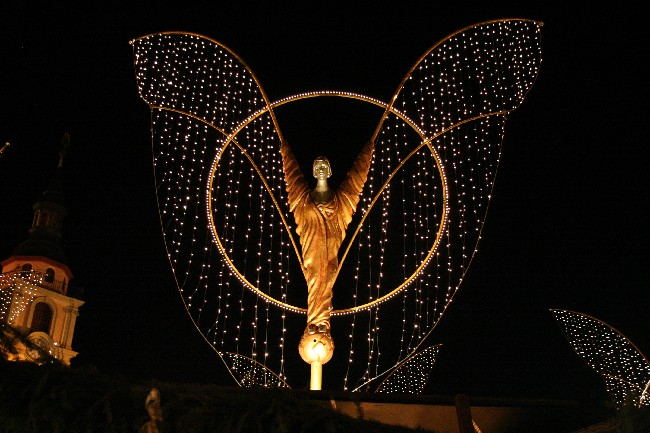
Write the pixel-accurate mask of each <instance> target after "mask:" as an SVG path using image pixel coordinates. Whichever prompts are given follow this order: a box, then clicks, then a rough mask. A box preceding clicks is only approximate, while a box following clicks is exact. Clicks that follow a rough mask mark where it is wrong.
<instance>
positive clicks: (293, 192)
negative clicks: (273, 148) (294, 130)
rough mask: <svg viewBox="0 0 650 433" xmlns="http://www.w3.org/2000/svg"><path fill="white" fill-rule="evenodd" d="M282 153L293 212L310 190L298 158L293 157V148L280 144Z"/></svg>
mask: <svg viewBox="0 0 650 433" xmlns="http://www.w3.org/2000/svg"><path fill="white" fill-rule="evenodd" d="M280 153H281V154H282V169H283V171H284V180H285V182H286V183H287V195H288V200H289V210H291V211H292V212H293V210H294V209H295V208H296V206H297V205H298V202H299V200H300V198H301V197H302V196H303V195H304V192H305V191H306V190H307V189H309V186H308V185H307V181H306V180H305V176H304V175H303V174H302V171H300V166H299V165H298V161H296V157H295V156H294V155H293V152H292V151H291V148H290V147H289V145H288V144H287V142H286V141H284V140H282V142H281V143H280Z"/></svg>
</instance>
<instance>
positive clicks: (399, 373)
mask: <svg viewBox="0 0 650 433" xmlns="http://www.w3.org/2000/svg"><path fill="white" fill-rule="evenodd" d="M441 346H442V345H441V344H436V345H435V346H429V347H427V348H426V349H424V350H422V351H420V352H418V353H416V354H414V355H411V356H410V357H409V358H407V359H405V360H404V361H402V363H401V364H399V365H398V366H397V367H395V368H394V369H393V370H392V371H391V373H390V374H389V375H387V377H386V378H385V379H384V380H383V381H382V382H381V383H380V384H379V386H378V387H377V389H376V390H375V392H377V393H383V394H422V391H423V390H424V387H425V385H426V384H427V379H428V378H429V375H430V374H431V369H432V368H433V365H434V364H435V362H436V357H437V356H438V352H440V347H441Z"/></svg>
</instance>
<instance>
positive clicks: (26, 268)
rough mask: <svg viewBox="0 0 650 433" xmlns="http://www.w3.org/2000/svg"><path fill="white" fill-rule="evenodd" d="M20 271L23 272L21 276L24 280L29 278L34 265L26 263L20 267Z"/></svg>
mask: <svg viewBox="0 0 650 433" xmlns="http://www.w3.org/2000/svg"><path fill="white" fill-rule="evenodd" d="M20 269H21V270H22V271H23V272H21V273H20V276H21V277H22V278H27V277H29V274H30V273H31V270H32V264H31V263H25V264H24V265H22V266H21V267H20Z"/></svg>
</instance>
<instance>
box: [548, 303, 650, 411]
mask: <svg viewBox="0 0 650 433" xmlns="http://www.w3.org/2000/svg"><path fill="white" fill-rule="evenodd" d="M550 311H551V313H553V316H554V317H555V319H556V320H557V322H558V323H559V324H560V327H561V329H562V331H563V332H564V335H565V336H566V338H567V340H568V342H569V344H570V345H571V347H572V348H573V350H574V351H575V352H576V353H577V354H578V356H580V357H581V358H582V359H583V361H585V362H586V363H587V365H589V366H590V367H591V368H593V369H594V370H595V371H596V372H598V374H600V375H601V376H602V377H603V380H604V381H605V385H606V387H607V391H608V392H609V395H610V396H611V398H612V400H613V401H614V403H615V404H616V406H617V407H618V408H619V409H620V408H622V407H623V406H625V405H626V404H628V403H632V404H634V405H635V406H641V405H650V394H649V392H650V391H649V387H650V363H649V362H648V360H647V359H646V358H645V356H644V355H643V354H642V353H641V351H640V350H639V349H638V348H637V347H636V346H634V344H632V342H631V341H630V340H628V339H627V337H625V336H624V335H623V334H621V333H620V332H619V331H618V330H616V329H614V328H613V327H612V326H611V325H608V324H607V323H605V322H603V321H601V320H598V319H596V318H594V317H591V316H588V315H586V314H583V313H577V312H575V311H568V310H559V309H551V310H550Z"/></svg>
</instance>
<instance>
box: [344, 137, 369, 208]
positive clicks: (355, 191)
mask: <svg viewBox="0 0 650 433" xmlns="http://www.w3.org/2000/svg"><path fill="white" fill-rule="evenodd" d="M374 148H375V144H374V142H373V141H372V140H370V141H368V142H367V143H366V144H365V145H364V146H363V149H361V152H360V153H359V156H357V159H356V160H355V161H354V165H353V166H352V168H351V169H350V171H348V174H347V175H346V177H345V180H344V181H343V183H342V184H341V186H340V187H339V191H340V192H342V193H343V194H344V196H345V198H346V200H347V203H345V204H346V206H349V207H350V208H351V210H352V213H354V211H355V210H356V209H357V204H358V203H359V195H360V194H361V190H362V189H363V185H364V184H365V183H366V179H367V178H368V170H370V162H371V161H372V152H373V151H374ZM350 215H351V214H350Z"/></svg>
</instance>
